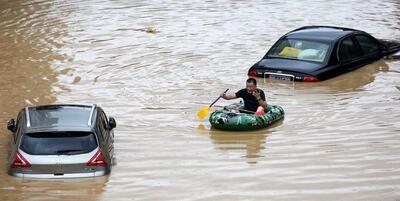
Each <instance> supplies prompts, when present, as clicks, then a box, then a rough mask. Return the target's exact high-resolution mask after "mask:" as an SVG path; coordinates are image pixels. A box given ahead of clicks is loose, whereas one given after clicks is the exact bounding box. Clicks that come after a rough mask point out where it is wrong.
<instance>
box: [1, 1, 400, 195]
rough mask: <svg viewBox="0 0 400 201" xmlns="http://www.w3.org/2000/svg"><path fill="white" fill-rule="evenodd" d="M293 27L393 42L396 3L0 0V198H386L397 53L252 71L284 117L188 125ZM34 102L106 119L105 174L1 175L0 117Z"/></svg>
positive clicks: (397, 177)
mask: <svg viewBox="0 0 400 201" xmlns="http://www.w3.org/2000/svg"><path fill="white" fill-rule="evenodd" d="M304 25H337V26H345V27H352V28H358V29H362V30H365V31H367V32H369V33H371V34H372V35H374V36H376V37H377V38H385V39H394V40H400V2H399V1H396V0H379V1H378V0H371V1H362V0H347V1H323V0H307V1H264V0H254V1H239V0H237V1H228V0H221V1H197V0H195V1H190V2H185V1H160V0H149V1H137V0H133V1H128V0H125V1H123V0H117V1H106V0H99V1H74V0H71V1H46V0H15V1H14V0H13V1H8V0H0V122H1V124H0V125H1V131H0V200H40V201H41V200H198V201H200V200H389V201H390V200H392V201H396V200H397V201H398V200H400V121H399V120H400V107H399V104H400V91H399V90H397V89H396V87H395V86H399V85H400V77H399V76H400V61H399V60H390V59H383V60H381V61H378V62H375V63H373V64H370V65H367V66H365V67H363V68H360V69H358V70H356V71H353V72H351V73H348V74H346V75H342V76H339V77H337V78H334V79H331V80H328V81H324V82H320V83H295V84H294V85H292V84H290V83H284V82H278V83H276V82H270V81H265V82H264V81H263V80H262V79H259V80H258V81H259V83H260V84H259V87H260V88H262V89H264V90H265V91H266V92H267V99H268V102H269V103H270V104H278V105H281V106H282V107H283V108H284V109H285V111H286V116H285V119H284V120H283V121H281V122H278V123H277V124H276V125H274V126H273V127H271V128H269V129H264V130H260V131H255V132H241V133H235V132H221V131H216V130H212V129H211V130H210V124H209V123H208V121H206V120H205V121H199V120H197V119H196V112H197V111H198V109H200V108H201V107H203V106H205V105H207V104H209V103H210V102H211V101H212V100H213V99H215V98H216V97H217V96H218V95H219V94H220V93H221V92H222V91H223V90H224V89H226V88H229V89H230V90H231V92H234V91H236V90H238V89H240V88H242V87H244V83H245V80H246V78H247V76H246V73H247V69H248V68H249V67H250V66H251V65H252V64H253V63H255V62H256V61H258V59H260V58H261V57H262V56H263V55H264V54H265V52H266V50H267V49H268V48H269V47H270V46H271V45H272V44H273V43H274V42H275V41H276V40H277V39H278V38H279V37H280V36H281V35H283V34H284V33H286V32H288V31H290V30H292V29H294V28H297V27H300V26H304ZM147 28H154V29H155V30H156V31H155V33H151V32H153V31H150V33H149V32H146V31H145V30H146V29H147ZM154 29H153V30H154ZM232 102H233V101H225V100H223V101H220V102H219V103H218V105H226V104H229V103H232ZM49 103H85V104H92V103H96V104H98V105H100V106H102V107H103V108H104V109H105V111H106V112H107V113H108V114H109V115H110V116H114V117H115V118H116V120H117V123H118V127H117V129H116V131H115V135H116V139H115V147H116V156H117V158H116V161H117V163H116V165H115V166H114V168H113V170H112V173H111V174H110V175H109V176H107V177H101V178H96V179H69V180H50V181H46V180H45V181H43V180H21V179H18V178H14V177H10V176H8V175H7V173H6V170H7V164H6V157H7V153H8V149H9V147H8V146H9V145H8V143H9V139H10V135H9V133H8V132H7V130H6V121H7V120H8V119H9V118H12V117H15V116H16V114H17V112H18V110H19V109H21V108H22V107H24V106H26V105H28V106H29V105H40V104H49Z"/></svg>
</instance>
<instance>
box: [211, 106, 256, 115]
mask: <svg viewBox="0 0 400 201" xmlns="http://www.w3.org/2000/svg"><path fill="white" fill-rule="evenodd" d="M214 107H220V108H225V106H221V105H214ZM231 109H234V110H239V111H242V112H248V113H251V114H254V113H255V112H253V111H250V110H243V109H239V108H231Z"/></svg>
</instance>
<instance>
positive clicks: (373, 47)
mask: <svg viewBox="0 0 400 201" xmlns="http://www.w3.org/2000/svg"><path fill="white" fill-rule="evenodd" d="M355 38H356V40H357V41H358V43H359V44H360V46H361V49H362V50H363V52H364V54H369V53H373V52H376V51H378V50H379V44H378V43H377V42H376V41H375V40H373V39H372V38H370V37H367V36H364V35H357V36H355Z"/></svg>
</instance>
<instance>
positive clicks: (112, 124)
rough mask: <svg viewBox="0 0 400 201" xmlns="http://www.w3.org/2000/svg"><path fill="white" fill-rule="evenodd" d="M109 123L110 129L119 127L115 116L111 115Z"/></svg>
mask: <svg viewBox="0 0 400 201" xmlns="http://www.w3.org/2000/svg"><path fill="white" fill-rule="evenodd" d="M108 125H109V126H110V130H111V129H113V128H115V127H117V122H116V121H115V119H114V118H113V117H110V118H109V119H108Z"/></svg>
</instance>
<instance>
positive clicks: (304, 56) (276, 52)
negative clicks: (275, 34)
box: [267, 38, 330, 63]
mask: <svg viewBox="0 0 400 201" xmlns="http://www.w3.org/2000/svg"><path fill="white" fill-rule="evenodd" d="M329 46H330V45H329V44H328V43H323V42H318V41H308V40H301V39H288V38H283V39H281V40H279V41H278V42H277V43H276V44H275V45H274V46H273V47H272V48H271V51H269V53H268V55H267V56H268V57H274V58H284V59H296V60H303V61H313V62H319V63H322V62H324V60H325V57H326V56H327V53H328V50H329Z"/></svg>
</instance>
